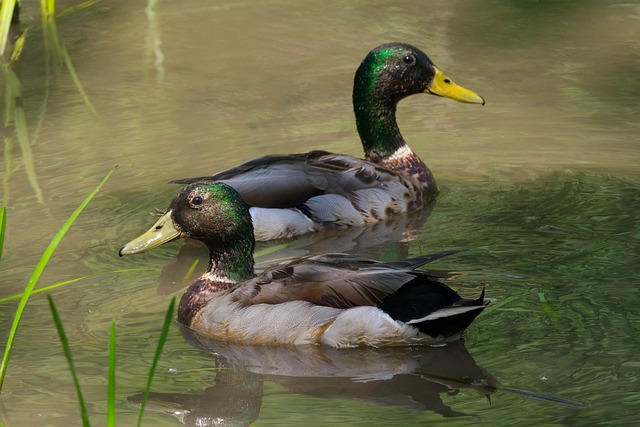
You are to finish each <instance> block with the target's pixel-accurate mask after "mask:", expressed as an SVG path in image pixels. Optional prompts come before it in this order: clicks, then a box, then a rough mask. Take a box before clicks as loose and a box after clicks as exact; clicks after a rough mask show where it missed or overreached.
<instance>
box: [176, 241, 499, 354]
mask: <svg viewBox="0 0 640 427" xmlns="http://www.w3.org/2000/svg"><path fill="white" fill-rule="evenodd" d="M455 252H457V251H453V252H442V253H438V254H432V255H427V256H424V257H418V258H413V259H409V260H407V261H405V263H406V264H394V263H381V262H376V261H374V260H370V259H367V258H361V257H356V256H351V255H346V254H325V255H321V256H311V257H305V258H301V259H298V260H296V261H293V262H288V263H283V264H280V265H277V266H274V267H272V268H270V269H268V270H266V271H264V272H263V273H261V274H259V275H257V276H255V277H253V278H252V279H250V280H248V281H244V282H241V283H233V284H226V285H225V284H224V283H220V282H217V281H216V278H215V277H207V276H204V277H202V278H200V279H199V281H198V282H196V284H194V285H192V287H191V288H190V289H188V290H187V292H186V293H185V294H184V296H183V297H182V300H181V303H180V307H179V314H178V320H179V321H180V323H182V324H185V325H187V326H189V327H191V328H192V329H194V330H196V331H198V332H201V333H204V334H205V335H207V336H208V337H210V338H213V339H217V340H221V341H230V342H241V343H247V344H261V345H304V344H322V345H328V346H331V347H337V348H344V347H357V346H373V347H381V346H388V345H416V344H442V343H445V342H448V341H452V340H456V339H458V338H459V337H460V333H461V332H462V331H463V330H464V329H465V328H466V327H467V326H468V325H469V324H470V323H471V321H472V320H473V319H474V318H475V317H476V316H477V315H478V314H479V313H480V312H481V311H482V310H483V309H484V308H485V305H486V304H487V303H488V301H485V300H484V298H483V296H481V297H480V298H479V299H476V300H463V299H462V298H461V297H460V296H459V295H458V294H457V293H456V292H455V291H454V290H452V289H451V288H449V287H448V286H446V285H444V284H443V283H441V282H439V281H438V280H437V279H436V278H435V277H434V276H431V275H430V274H429V273H427V272H425V271H422V270H416V268H417V267H418V266H420V265H422V264H425V263H428V262H431V261H432V260H434V259H438V258H440V257H442V256H446V255H449V254H450V253H455ZM220 288H222V289H220ZM218 289H220V290H218Z"/></svg>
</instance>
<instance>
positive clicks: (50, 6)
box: [40, 0, 56, 16]
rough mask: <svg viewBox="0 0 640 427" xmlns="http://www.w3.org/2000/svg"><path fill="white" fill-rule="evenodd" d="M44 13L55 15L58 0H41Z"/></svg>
mask: <svg viewBox="0 0 640 427" xmlns="http://www.w3.org/2000/svg"><path fill="white" fill-rule="evenodd" d="M40 4H41V6H42V12H43V14H44V13H46V14H47V15H51V16H53V15H54V14H55V13H56V0H40Z"/></svg>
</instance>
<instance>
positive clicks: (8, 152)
mask: <svg viewBox="0 0 640 427" xmlns="http://www.w3.org/2000/svg"><path fill="white" fill-rule="evenodd" d="M12 146H13V140H12V139H11V138H5V139H4V150H3V155H4V157H3V158H4V176H3V177H2V189H3V190H4V197H3V198H2V204H3V205H8V204H9V179H10V178H11V171H12V170H13V152H12Z"/></svg>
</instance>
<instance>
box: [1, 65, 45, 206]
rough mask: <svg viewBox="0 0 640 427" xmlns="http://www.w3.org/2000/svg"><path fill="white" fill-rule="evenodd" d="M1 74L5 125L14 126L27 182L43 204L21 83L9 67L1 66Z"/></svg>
mask: <svg viewBox="0 0 640 427" xmlns="http://www.w3.org/2000/svg"><path fill="white" fill-rule="evenodd" d="M2 74H3V76H4V78H5V83H6V87H5V91H6V94H5V102H6V105H5V107H6V117H5V126H8V125H9V124H13V126H14V127H15V129H16V136H17V137H18V145H19V146H20V150H21V151H22V163H23V164H24V169H25V172H26V173H27V177H28V178H29V183H30V184H31V187H32V188H33V191H34V192H35V194H36V198H37V199H38V203H40V204H44V198H43V196H42V189H41V188H40V184H38V179H37V176H36V168H35V163H34V162H33V152H32V151H31V143H30V141H29V133H28V131H27V119H26V116H25V112H24V107H23V106H22V102H20V98H21V97H22V83H20V79H19V78H18V76H17V75H16V73H15V72H14V71H13V70H12V69H11V68H10V67H2Z"/></svg>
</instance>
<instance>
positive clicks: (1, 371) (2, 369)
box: [0, 170, 113, 391]
mask: <svg viewBox="0 0 640 427" xmlns="http://www.w3.org/2000/svg"><path fill="white" fill-rule="evenodd" d="M112 173H113V170H111V171H109V173H108V174H107V176H105V177H104V179H103V180H102V181H101V182H100V184H98V186H97V187H96V188H94V189H93V191H92V192H91V193H89V195H88V196H87V198H86V199H84V201H83V202H82V203H81V204H80V206H78V208H77V209H76V210H75V212H73V213H72V214H71V216H70V217H69V219H68V220H67V221H66V222H65V223H64V224H63V225H62V228H60V230H58V233H56V235H55V236H54V237H53V239H52V240H51V243H49V246H48V247H47V249H46V250H45V251H44V253H43V254H42V258H40V261H39V262H38V264H37V265H36V268H35V269H34V271H33V274H31V278H30V279H29V282H28V283H27V286H26V287H25V289H24V293H23V294H22V298H20V302H19V303H18V308H17V309H16V314H15V315H14V317H13V323H12V324H11V329H10V330H9V337H8V338H7V346H6V347H5V349H4V356H3V357H2V364H1V365H0V391H2V385H3V383H4V376H5V374H6V372H7V364H8V363H9V358H10V357H11V349H12V348H13V342H14V340H15V338H16V333H17V331H18V325H19V324H20V319H21V318H22V313H23V312H24V309H25V307H26V306H27V301H28V300H29V296H31V293H32V292H33V288H34V287H35V285H36V283H37V282H38V279H39V278H40V276H41V275H42V272H43V270H44V268H45V267H46V266H47V263H48V262H49V259H51V255H53V252H54V251H55V250H56V248H57V247H58V244H60V241H61V240H62V238H63V237H64V235H65V234H66V233H67V231H69V228H71V225H73V223H74V222H75V220H76V219H77V218H78V215H80V213H81V212H82V211H83V210H84V208H85V207H86V206H87V205H88V204H89V202H90V201H91V199H93V197H94V196H95V195H96V194H97V193H98V191H99V190H100V189H101V188H102V186H103V185H104V184H105V183H106V182H107V180H108V179H109V177H110V176H111V174H112Z"/></svg>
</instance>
